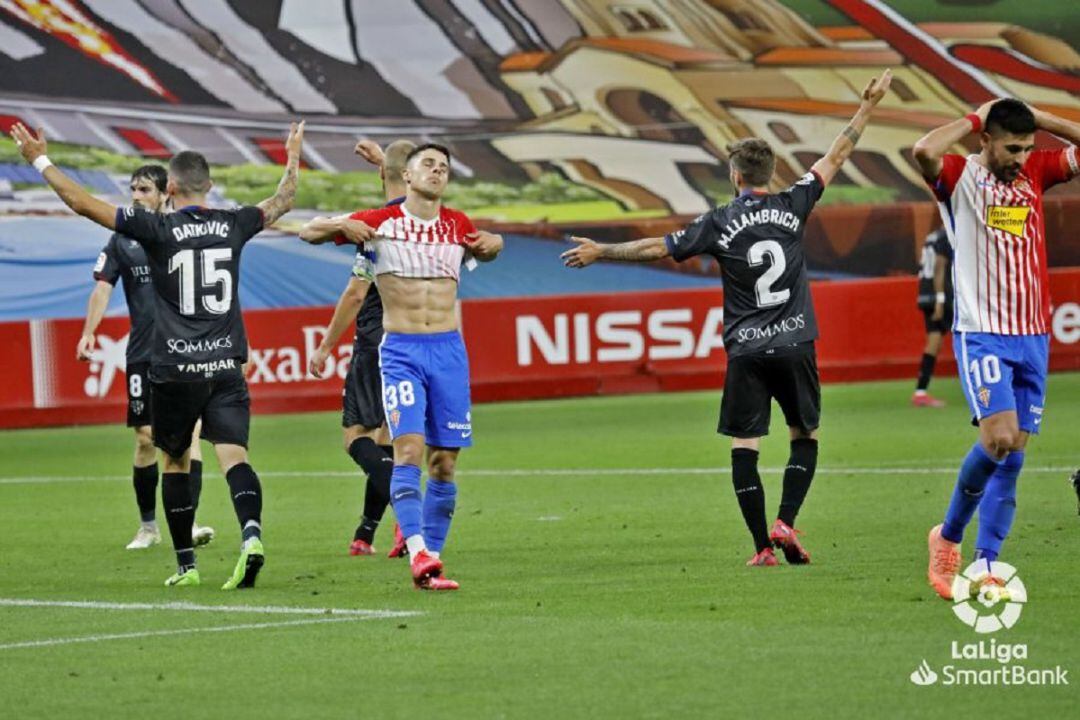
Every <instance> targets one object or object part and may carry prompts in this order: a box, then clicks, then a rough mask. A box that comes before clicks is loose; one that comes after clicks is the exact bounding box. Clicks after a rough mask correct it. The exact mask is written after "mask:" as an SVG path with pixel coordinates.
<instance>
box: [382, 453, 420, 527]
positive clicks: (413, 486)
mask: <svg viewBox="0 0 1080 720" xmlns="http://www.w3.org/2000/svg"><path fill="white" fill-rule="evenodd" d="M390 498H391V501H392V503H393V505H394V515H395V516H397V521H398V525H400V526H401V534H402V535H404V536H405V537H407V538H410V537H412V536H413V535H419V534H420V532H421V516H422V513H421V509H420V506H421V498H420V468H419V467H417V466H416V465H395V466H394V473H393V475H391V476H390Z"/></svg>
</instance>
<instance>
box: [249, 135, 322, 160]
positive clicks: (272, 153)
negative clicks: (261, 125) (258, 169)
mask: <svg viewBox="0 0 1080 720" xmlns="http://www.w3.org/2000/svg"><path fill="white" fill-rule="evenodd" d="M251 141H252V142H253V143H255V144H256V145H258V146H259V149H260V150H262V153H263V155H265V156H266V158H267V159H268V160H269V161H270V162H272V163H274V164H276V165H284V164H285V163H286V162H287V161H288V159H289V153H288V152H286V151H285V141H284V140H282V139H281V138H277V137H253V138H251ZM300 167H302V168H306V167H308V164H307V163H306V162H304V161H303V159H301V160H300Z"/></svg>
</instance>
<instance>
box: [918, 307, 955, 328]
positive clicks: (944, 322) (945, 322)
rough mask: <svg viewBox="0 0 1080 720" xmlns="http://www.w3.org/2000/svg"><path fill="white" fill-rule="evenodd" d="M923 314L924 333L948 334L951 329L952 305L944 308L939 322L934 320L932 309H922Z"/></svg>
mask: <svg viewBox="0 0 1080 720" xmlns="http://www.w3.org/2000/svg"><path fill="white" fill-rule="evenodd" d="M922 312H923V324H924V325H925V326H926V332H928V333H932V332H939V333H941V334H942V335H944V334H945V333H947V332H949V330H950V329H951V327H952V316H953V308H952V305H946V306H945V312H944V313H942V315H941V319H940V320H934V319H933V318H934V308H932V307H931V308H922Z"/></svg>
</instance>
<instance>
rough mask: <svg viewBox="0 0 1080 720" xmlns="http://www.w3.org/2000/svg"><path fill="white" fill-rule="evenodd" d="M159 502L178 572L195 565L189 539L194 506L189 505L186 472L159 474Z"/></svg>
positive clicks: (193, 549) (193, 520) (189, 493)
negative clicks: (167, 526) (170, 538)
mask: <svg viewBox="0 0 1080 720" xmlns="http://www.w3.org/2000/svg"><path fill="white" fill-rule="evenodd" d="M161 504H162V505H163V506H164V508H165V521H166V522H167V523H168V524H169V535H171V536H172V543H173V550H175V551H176V564H177V565H178V566H179V567H180V572H184V571H185V570H187V569H188V568H193V567H195V543H193V542H192V541H191V524H192V523H193V522H195V508H194V507H192V505H191V483H190V482H189V478H188V474H187V473H162V474H161Z"/></svg>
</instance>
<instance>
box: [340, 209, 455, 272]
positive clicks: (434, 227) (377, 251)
mask: <svg viewBox="0 0 1080 720" xmlns="http://www.w3.org/2000/svg"><path fill="white" fill-rule="evenodd" d="M349 217H350V218H351V219H353V220H360V221H361V222H363V223H366V224H367V225H368V226H370V227H372V228H374V229H375V234H376V238H375V239H374V240H371V241H368V242H366V243H364V254H365V255H369V256H370V254H371V253H372V252H373V253H374V258H373V262H374V265H375V275H376V277H377V276H379V275H385V274H391V275H397V276H398V277H404V278H444V277H445V278H453V279H454V280H458V279H459V277H460V275H461V263H462V260H463V259H464V258H465V254H466V252H467V250H466V248H467V246H468V245H469V239H468V238H467V237H465V236H466V235H468V234H469V233H474V232H476V227H475V226H474V225H473V223H472V220H470V219H469V218H468V216H467V215H465V213H463V212H460V211H458V210H452V209H450V208H448V207H443V208H441V209H440V210H439V217H437V218H435V219H433V220H421V219H420V218H418V217H416V216H415V215H411V214H409V211H408V210H406V209H405V205H404V203H399V204H397V205H390V206H389V207H384V208H378V209H375V210H360V211H357V212H354V213H353V214H352V215H350V216H349ZM334 242H336V243H337V244H339V245H341V244H344V243H345V242H346V240H345V238H343V237H341V236H340V235H339V236H338V237H337V238H335V239H334Z"/></svg>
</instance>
